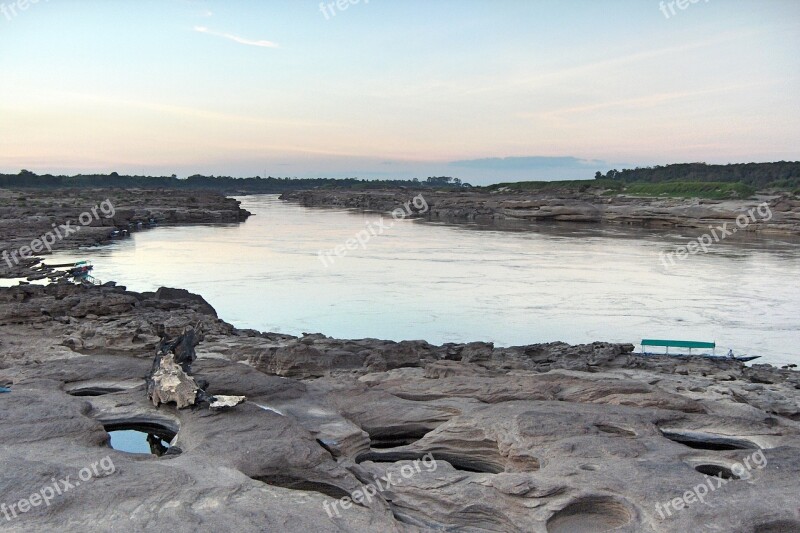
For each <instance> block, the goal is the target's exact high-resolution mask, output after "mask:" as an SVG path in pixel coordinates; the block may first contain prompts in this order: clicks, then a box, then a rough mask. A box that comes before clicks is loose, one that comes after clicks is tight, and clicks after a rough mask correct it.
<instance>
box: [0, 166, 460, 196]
mask: <svg viewBox="0 0 800 533" xmlns="http://www.w3.org/2000/svg"><path fill="white" fill-rule="evenodd" d="M0 187H13V188H37V189H47V188H53V189H55V188H76V189H85V188H124V189H193V190H197V189H201V190H213V191H220V192H224V193H261V194H265V193H275V194H280V193H284V192H290V191H297V190H305V189H316V188H345V189H355V190H362V189H380V188H385V187H407V188H412V189H424V188H431V187H436V188H461V187H470V185H469V184H468V183H462V182H461V180H459V179H458V178H451V177H446V176H440V177H430V178H427V179H426V180H424V181H420V180H419V179H417V178H414V179H412V180H362V179H358V178H344V179H333V178H316V179H303V178H273V177H267V178H262V177H260V176H257V177H254V178H233V177H230V176H201V175H199V174H197V175H194V176H189V177H188V178H186V179H180V178H178V177H177V176H175V175H174V174H173V175H172V176H123V175H120V174H117V173H116V172H112V173H111V174H78V175H76V176H53V175H51V174H44V175H41V176H40V175H38V174H36V173H34V172H31V171H29V170H22V171H21V172H20V173H19V174H0Z"/></svg>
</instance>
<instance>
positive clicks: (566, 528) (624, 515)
mask: <svg viewBox="0 0 800 533" xmlns="http://www.w3.org/2000/svg"><path fill="white" fill-rule="evenodd" d="M632 520H633V514H632V513H631V511H630V510H629V509H628V508H627V507H626V506H625V505H624V504H623V503H621V502H619V501H617V500H615V499H613V498H609V497H606V496H589V497H586V498H580V499H578V500H575V501H574V502H572V503H570V504H569V505H567V506H566V507H564V508H563V509H561V510H560V511H556V512H555V513H553V516H551V517H550V519H549V520H548V521H547V531H548V533H595V532H600V531H612V530H614V529H617V528H620V527H622V526H625V525H627V524H629V523H630V522H631V521H632Z"/></svg>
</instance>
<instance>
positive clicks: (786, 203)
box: [281, 189, 800, 235]
mask: <svg viewBox="0 0 800 533" xmlns="http://www.w3.org/2000/svg"><path fill="white" fill-rule="evenodd" d="M418 194H421V195H422V196H423V197H424V198H425V201H426V202H427V204H428V206H429V210H428V211H427V212H426V213H419V214H418V215H417V216H420V217H423V218H427V219H429V220H434V221H447V222H479V223H480V222H484V223H486V222H498V221H506V222H522V223H530V222H542V221H555V222H581V223H590V224H623V225H629V226H639V227H646V228H674V227H682V228H698V229H702V230H703V231H706V230H707V229H708V226H709V225H722V224H725V223H727V224H728V225H729V226H735V225H736V219H737V217H738V216H740V215H742V214H747V213H748V212H749V211H750V210H751V209H752V210H755V209H757V208H758V206H760V205H762V204H766V206H768V207H769V214H767V216H764V215H762V214H761V213H767V209H766V208H762V212H761V213H759V212H757V211H753V214H754V216H753V217H752V218H754V219H755V221H751V223H749V224H748V225H747V227H746V228H744V229H743V230H741V231H748V232H765V233H776V234H790V235H800V199H797V198H794V197H792V196H790V195H769V196H763V197H759V198H758V199H756V200H700V199H684V198H643V197H634V196H624V195H612V196H606V195H604V194H602V191H599V190H597V191H592V190H589V191H586V192H576V191H568V190H563V191H555V192H554V191H546V192H522V191H510V190H507V191H493V192H484V191H433V190H431V191H427V190H417V189H413V190H412V189H391V190H373V191H349V190H323V189H317V190H311V191H297V192H289V193H286V194H283V195H282V196H281V198H282V199H283V200H287V201H290V202H295V203H298V204H300V205H303V206H306V207H335V208H340V209H341V208H346V209H359V210H367V211H378V212H385V213H389V212H391V211H393V210H394V209H397V208H399V207H402V206H403V205H405V204H406V203H407V202H409V201H410V200H411V199H412V198H413V197H414V196H416V195H418Z"/></svg>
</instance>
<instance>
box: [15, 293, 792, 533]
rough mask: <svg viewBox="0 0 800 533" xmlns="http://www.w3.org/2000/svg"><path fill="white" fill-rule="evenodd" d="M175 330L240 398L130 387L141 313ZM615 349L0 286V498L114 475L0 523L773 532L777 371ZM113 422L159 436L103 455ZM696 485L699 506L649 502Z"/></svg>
mask: <svg viewBox="0 0 800 533" xmlns="http://www.w3.org/2000/svg"><path fill="white" fill-rule="evenodd" d="M197 324H201V327H202V330H203V331H204V332H205V337H204V339H203V341H202V342H201V343H200V344H199V346H198V347H197V355H198V359H197V361H196V362H195V363H194V374H195V377H196V378H197V379H202V380H205V381H207V382H208V383H210V386H209V388H208V393H209V394H213V395H232V396H247V398H248V402H247V403H245V404H243V405H240V406H237V407H234V408H231V409H228V410H223V411H219V412H211V411H208V410H206V409H183V410H179V409H177V408H176V407H175V406H169V405H168V406H164V405H162V406H161V407H159V408H156V407H154V406H153V404H152V403H151V402H150V401H149V400H148V398H147V394H146V386H145V380H144V378H145V375H146V374H147V372H148V369H149V367H150V365H151V361H152V358H153V354H154V353H155V349H156V347H157V343H158V340H159V337H158V335H157V333H156V332H157V330H158V329H159V327H158V326H159V325H163V326H164V327H163V328H162V329H163V330H165V331H166V332H167V333H170V334H177V333H179V332H180V331H181V330H183V329H184V328H186V327H187V326H190V325H192V326H194V325H197ZM632 350H633V347H632V346H630V345H617V344H607V343H594V344H590V345H582V346H569V345H566V344H560V343H554V344H543V345H531V346H520V347H513V348H498V347H494V346H492V345H491V344H485V343H472V344H450V345H444V346H434V345H431V344H428V343H426V342H424V341H405V342H399V343H397V342H391V341H381V340H377V339H362V340H337V339H331V338H327V337H324V336H322V335H304V336H303V337H300V338H296V337H292V336H288V335H278V334H269V333H259V332H255V331H242V330H237V329H236V328H234V327H233V326H231V325H230V324H227V323H225V322H224V321H222V320H221V319H219V318H218V317H217V316H216V313H215V311H214V309H213V308H212V307H211V306H210V305H208V304H207V303H206V302H205V301H204V300H203V299H202V298H201V297H199V296H197V295H193V294H190V293H188V292H186V291H182V290H176V289H160V290H159V291H157V292H155V293H142V294H139V293H133V292H128V291H126V290H125V289H124V288H122V287H81V286H76V285H71V284H66V283H62V284H52V285H49V286H35V285H31V286H19V287H14V288H9V289H2V290H0V387H8V388H10V389H11V392H10V393H6V394H2V395H0V405H2V409H0V418H1V419H2V422H3V424H2V427H3V432H2V435H0V441H2V448H0V458H2V463H3V465H4V474H3V476H2V477H1V478H0V503H5V504H6V505H11V504H13V503H16V502H19V501H20V500H24V499H26V498H29V497H30V496H31V495H32V494H35V493H36V492H37V491H39V490H40V489H41V488H42V487H43V486H45V485H46V484H48V483H49V482H50V480H51V479H63V478H65V477H67V476H70V475H72V478H73V479H75V477H76V473H77V472H79V471H80V470H81V469H82V468H84V467H86V466H87V465H89V464H91V463H93V462H96V461H99V460H101V459H102V458H104V457H110V460H113V464H114V465H115V469H114V473H113V474H110V475H108V476H106V477H102V478H99V479H94V480H93V481H92V482H91V483H86V484H84V485H81V486H80V487H76V488H74V489H73V490H72V491H70V492H69V493H67V494H64V495H63V496H62V497H60V498H58V499H57V500H56V501H53V503H52V504H51V505H49V506H48V507H47V508H45V507H43V506H42V507H39V508H33V509H31V510H29V512H27V513H25V514H20V515H19V516H17V517H15V518H14V517H12V518H11V519H10V520H6V518H5V517H4V516H2V515H0V528H2V529H3V530H4V531H5V530H8V531H34V530H36V531H44V530H53V529H56V528H64V525H65V524H68V526H69V527H67V530H70V531H78V530H81V531H106V530H109V529H111V528H113V529H115V530H119V531H145V530H149V529H151V528H153V527H158V528H159V529H169V530H173V531H195V530H197V529H198V528H201V527H202V528H208V529H210V530H215V531H232V530H242V531H298V530H300V531H374V530H379V529H380V530H382V531H433V530H447V531H473V532H478V531H503V532H543V533H544V532H549V533H556V532H572V531H611V530H613V531H626V532H651V531H652V532H672V531H701V530H710V531H731V532H742V533H753V532H766V531H771V532H777V531H782V532H789V531H797V530H798V528H800V516H798V513H800V500H798V494H799V493H800V491H798V488H800V481H799V480H800V463H798V461H797V457H798V454H800V374H798V373H796V372H792V371H789V370H780V369H776V368H773V367H770V366H768V365H763V366H758V365H757V366H754V367H751V368H748V367H745V366H743V365H741V364H740V363H737V362H733V361H709V360H704V359H700V358H695V359H691V360H676V359H671V358H663V357H647V358H645V357H640V356H638V355H635V354H633V353H632ZM121 427H122V428H124V427H131V428H136V427H147V428H150V431H156V430H159V429H160V430H161V431H163V432H165V433H166V434H168V435H169V436H170V437H172V436H173V435H175V436H176V437H175V439H174V440H173V442H172V445H173V448H175V450H179V451H178V452H175V453H171V454H167V455H164V456H162V457H156V456H154V455H153V456H147V455H134V454H129V453H125V452H122V451H116V450H112V449H110V448H109V444H108V443H109V440H108V434H107V431H108V430H111V429H112V428H121ZM759 453H760V454H761V455H756V454H759ZM424 457H428V463H426V464H428V465H430V468H422V469H419V471H418V470H417V469H414V467H415V465H416V466H417V467H419V465H420V464H421V463H420V461H421V460H422V458H424ZM431 457H432V458H433V460H435V463H430V458H431ZM760 457H763V458H764V459H763V461H762V460H761V459H760ZM414 461H417V462H416V463H415V462H414ZM745 461H749V462H748V463H747V464H749V465H751V467H750V468H749V469H746V470H745V469H743V468H744V467H743V466H742V465H744V464H745ZM753 461H757V462H753ZM756 465H759V466H756ZM761 465H763V466H761ZM409 468H411V469H412V470H411V472H412V474H411V475H409ZM387 476H388V479H389V480H392V479H393V480H394V483H393V484H391V485H390V486H383V485H382V486H383V488H384V489H385V490H377V491H376V494H375V495H373V496H372V497H371V498H370V500H369V501H366V500H364V499H363V498H362V501H361V502H355V503H350V504H348V505H347V506H346V508H343V507H342V506H341V503H342V500H340V498H345V497H349V498H352V495H353V494H354V493H356V491H359V490H363V489H364V488H365V487H369V486H372V487H376V486H377V485H375V484H376V483H378V482H379V480H381V479H384V480H386V479H387ZM392 476H394V477H392ZM715 476H722V477H721V478H716V477H715ZM717 479H720V481H717ZM708 483H711V484H713V485H714V487H715V488H714V489H713V492H712V491H711V490H710V489H709V490H708V491H707V492H709V494H707V495H704V498H705V501H706V503H705V504H701V503H696V504H695V505H686V504H681V508H680V509H677V508H675V507H674V506H672V507H667V510H669V513H667V512H665V511H664V505H665V504H666V505H668V506H669V505H672V504H670V502H674V500H675V499H676V498H679V499H680V498H683V496H684V494H685V493H686V492H687V491H693V490H695V489H694V488H695V487H698V486H701V485H703V484H706V485H707V484H708ZM717 483H719V484H720V486H719V488H716V484H717ZM359 494H360V493H359ZM334 503H338V507H335V509H336V512H334V511H333V510H332V509H334V508H333V507H331V506H332V505H333V504H334ZM657 505H660V507H657ZM675 505H677V504H675ZM659 509H660V510H659Z"/></svg>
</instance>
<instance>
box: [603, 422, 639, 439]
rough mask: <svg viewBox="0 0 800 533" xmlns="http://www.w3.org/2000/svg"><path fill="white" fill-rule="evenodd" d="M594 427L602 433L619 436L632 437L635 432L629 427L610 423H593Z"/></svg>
mask: <svg viewBox="0 0 800 533" xmlns="http://www.w3.org/2000/svg"><path fill="white" fill-rule="evenodd" d="M594 427H596V428H597V429H599V430H600V431H602V432H603V433H608V434H610V435H619V436H620V437H628V438H633V437H635V436H636V433H634V432H633V431H631V430H629V429H625V428H621V427H619V426H612V425H610V424H595V425H594Z"/></svg>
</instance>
